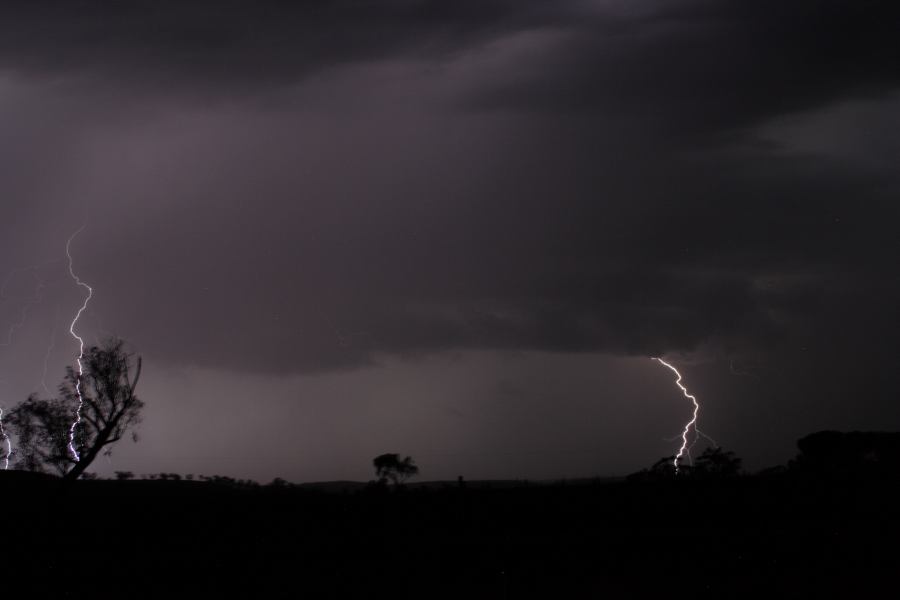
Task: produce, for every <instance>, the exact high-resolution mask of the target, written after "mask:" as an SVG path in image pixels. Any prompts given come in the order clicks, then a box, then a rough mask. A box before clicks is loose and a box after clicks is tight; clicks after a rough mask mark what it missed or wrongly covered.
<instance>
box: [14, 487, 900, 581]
mask: <svg viewBox="0 0 900 600" xmlns="http://www.w3.org/2000/svg"><path fill="white" fill-rule="evenodd" d="M0 486H2V487H0V489H2V497H3V500H4V510H3V515H4V522H3V539H4V543H5V549H4V553H3V558H2V563H3V581H4V585H5V586H6V588H5V591H7V592H9V591H11V590H13V589H16V588H18V587H20V586H21V587H23V588H25V589H27V590H30V591H31V592H32V593H37V592H39V593H38V595H37V596H34V597H49V595H50V594H54V595H60V596H61V597H93V598H121V597H128V596H141V597H143V596H153V597H173V596H174V597H180V596H183V595H190V596H193V597H209V598H232V597H234V598H238V597H249V598H272V597H295V598H356V597H359V598H364V597H370V596H385V597H394V598H554V597H559V598H629V597H651V596H652V597H657V596H659V595H665V596H666V597H688V596H689V597H692V598H751V597H752V598H760V597H761V598H780V597H795V598H804V597H837V596H841V595H848V596H849V597H877V596H878V595H879V594H877V593H876V592H875V590H876V589H877V588H878V587H879V584H880V583H884V582H891V581H892V580H893V579H894V578H895V577H896V574H897V573H898V572H900V569H898V566H900V553H898V540H900V537H898V534H900V508H898V507H900V504H898V500H900V490H898V487H897V485H896V484H895V483H894V482H893V481H892V479H890V478H883V477H882V478H879V479H868V480H862V479H860V478H853V477H849V478H847V477H845V478H841V479H839V480H834V479H832V480H829V479H823V478H820V477H819V478H817V477H797V476H791V475H784V474H779V475H775V476H770V477H759V476H757V477H743V478H740V479H736V480H731V481H719V482H714V481H707V482H704V481H667V482H654V483H646V482H644V483H641V482H627V481H619V482H602V481H597V482H576V483H568V484H553V485H550V484H547V485H536V484H532V485H527V484H525V483H521V484H518V485H513V486H509V485H507V486H500V485H499V484H497V483H494V484H487V486H479V485H477V484H469V485H467V486H465V487H459V486H458V485H457V484H456V483H455V482H454V483H452V484H451V483H447V484H423V485H419V486H411V487H409V488H407V489H400V490H397V491H390V490H386V489H379V488H374V487H370V488H361V489H360V488H357V489H356V490H355V491H351V490H352V488H349V487H345V486H340V485H338V486H334V488H332V491H322V490H314V489H313V490H311V489H307V488H300V487H290V486H286V487H280V486H240V485H237V484H234V483H230V482H224V483H213V482H198V481H159V480H156V481H150V480H136V481H77V482H75V483H73V484H71V485H70V486H68V487H65V486H63V484H62V483H61V482H60V481H58V480H53V479H50V478H44V477H40V476H33V475H30V474H25V473H15V472H6V473H0ZM326 489H327V488H326ZM334 489H336V490H338V491H334ZM341 489H343V491H340V490H341Z"/></svg>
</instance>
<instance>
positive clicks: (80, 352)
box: [66, 225, 94, 462]
mask: <svg viewBox="0 0 900 600" xmlns="http://www.w3.org/2000/svg"><path fill="white" fill-rule="evenodd" d="M83 230H84V225H82V226H81V228H80V229H79V230H78V231H76V232H75V233H73V234H72V236H71V237H70V238H69V241H68V242H66V256H67V257H68V259H69V275H70V276H71V277H72V280H73V281H74V282H75V284H76V285H77V286H78V287H82V288H84V289H86V290H87V296H86V297H85V298H84V302H83V303H82V305H81V308H79V309H78V312H76V313H75V318H74V319H72V324H71V325H69V333H70V334H72V337H73V338H75V341H77V342H78V358H77V359H75V362H76V363H77V365H78V376H77V377H76V378H75V395H76V396H77V397H78V408H77V409H76V410H75V420H74V421H72V426H71V427H70V428H69V453H70V454H71V455H72V458H74V459H75V462H78V461H80V460H81V455H80V454H78V451H77V450H76V449H75V430H76V429H78V426H79V425H80V424H81V409H82V408H83V407H84V397H83V396H82V395H81V378H82V377H83V376H84V365H83V364H82V362H81V361H82V359H83V358H84V339H83V338H82V337H81V336H79V335H78V334H77V333H75V326H76V325H78V319H80V318H81V314H82V313H83V312H84V311H85V310H87V307H88V303H89V302H90V301H91V298H93V296H94V289H93V288H92V287H91V286H89V285H88V284H86V283H85V282H83V281H82V280H81V279H80V278H79V277H78V275H76V274H75V268H74V260H73V259H72V241H73V240H74V239H75V238H76V237H78V234H79V233H81V232H82V231H83Z"/></svg>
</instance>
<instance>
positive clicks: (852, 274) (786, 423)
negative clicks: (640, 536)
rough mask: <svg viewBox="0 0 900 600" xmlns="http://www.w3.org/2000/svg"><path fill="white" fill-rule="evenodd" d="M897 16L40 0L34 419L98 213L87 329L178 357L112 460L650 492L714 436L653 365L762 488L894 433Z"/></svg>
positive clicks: (26, 67)
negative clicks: (801, 446) (679, 378)
mask: <svg viewBox="0 0 900 600" xmlns="http://www.w3.org/2000/svg"><path fill="white" fill-rule="evenodd" d="M898 30H900V7H898V5H897V3H896V2H890V1H887V0H885V1H875V0H872V1H860V0H852V1H851V0H843V1H840V0H829V1H821V0H818V1H813V0H796V1H791V2H785V1H784V0H757V1H755V2H744V1H740V0H715V1H713V0H677V1H673V0H670V1H665V2H662V1H657V0H645V1H631V2H626V1H622V0H594V1H588V0H570V1H554V2H550V1H538V0H509V1H499V0H455V1H453V2H449V1H446V2H440V1H437V0H430V1H427V0H387V1H385V0H379V1H375V0H366V1H362V0H357V1H349V0H342V1H334V0H316V1H308V2H295V3H284V2H276V1H274V0H270V1H252V2H251V1H250V0H228V1H224V2H223V1H221V0H218V1H215V2H214V1H212V0H207V1H198V0H192V1H179V2H175V1H171V2H169V1H159V0H156V1H153V2H151V1H146V2H129V3H116V4H109V3H101V2H99V1H96V0H86V1H83V2H78V3H75V2H71V1H63V0H57V1H50V0H27V1H26V0H20V1H19V0H14V1H9V2H4V3H3V5H2V7H0V207H2V213H0V217H2V218H0V228H2V235H0V270H2V272H3V273H6V274H9V277H8V279H7V286H6V287H5V288H4V290H3V292H4V294H3V298H2V304H0V334H3V333H4V328H6V327H7V326H9V327H12V331H11V334H10V336H8V338H4V340H5V341H6V342H7V343H4V344H3V345H2V346H0V377H2V381H0V394H2V395H0V405H2V406H3V407H9V406H12V405H13V404H15V403H16V402H18V401H20V400H22V399H24V398H25V397H26V396H27V395H28V393H29V392H31V391H35V390H37V391H40V392H41V394H43V395H45V394H46V393H45V392H44V390H43V384H42V378H43V382H44V383H46V384H47V387H48V388H49V389H50V391H52V390H53V389H54V388H55V386H56V384H57V383H58V382H59V380H60V379H61V377H62V374H63V370H64V367H65V365H66V364H71V363H72V361H73V360H74V353H75V352H77V346H76V345H75V344H74V342H73V340H72V338H71V337H70V336H69V335H68V331H67V330H68V326H69V322H70V321H71V318H72V316H73V315H74V311H75V310H77V307H78V306H79V304H80V301H81V298H82V296H81V295H80V294H81V291H82V290H80V289H79V288H77V287H76V286H75V285H74V283H73V282H72V281H71V280H70V279H69V278H68V276H67V272H66V264H65V262H64V261H63V260H62V259H63V258H64V257H65V242H66V239H67V238H68V237H69V236H70V235H71V234H72V232H74V231H75V230H76V229H78V228H79V227H80V226H81V225H82V224H84V225H86V228H85V230H84V232H83V233H82V234H81V235H80V236H79V237H78V238H76V240H75V242H74V243H73V246H72V249H73V254H74V259H75V268H76V271H77V272H78V274H79V275H80V276H81V277H82V278H83V279H84V280H85V281H87V282H88V283H89V284H90V285H92V286H93V287H94V290H95V296H94V298H93V299H92V302H91V304H90V307H89V310H88V312H87V313H86V314H85V317H84V319H83V320H82V321H81V322H80V324H79V330H80V331H82V332H83V333H84V334H85V335H86V337H87V338H88V339H89V341H94V340H96V339H100V338H102V337H103V336H106V335H110V334H115V335H119V336H121V337H123V338H125V339H126V340H128V342H129V343H130V344H131V345H132V347H133V348H134V349H135V350H136V351H138V352H139V353H141V354H142V355H143V356H144V360H145V380H144V381H143V383H142V388H141V389H140V390H139V391H140V392H141V396H142V398H143V399H144V401H145V402H146V404H147V408H146V417H145V420H144V423H143V425H142V426H141V436H142V439H141V441H140V442H139V443H138V444H131V443H130V442H129V443H127V444H126V443H125V442H121V443H120V446H119V447H118V448H116V451H115V453H114V454H113V456H112V457H111V459H110V461H109V462H107V461H106V460H102V462H101V463H98V465H97V470H98V471H100V472H103V473H110V472H112V471H113V470H134V471H136V472H148V473H149V472H159V471H167V472H168V471H175V472H182V473H190V472H193V473H207V474H213V473H219V474H224V475H232V476H237V477H252V478H255V479H260V480H268V479H271V478H272V477H275V476H281V477H285V478H287V479H292V480H296V481H308V480H327V479H360V480H365V479H368V478H370V477H371V474H370V462H371V458H372V457H373V456H375V455H376V454H379V453H382V452H399V453H403V454H411V455H412V456H413V457H414V458H416V459H417V461H418V462H419V464H420V465H421V469H422V478H423V479H438V478H452V477H455V476H456V475H459V474H462V475H465V476H466V477H469V478H480V477H498V478H499V477H504V478H505V477H523V478H524V477H527V478H533V479H537V478H555V477H577V476H592V475H598V474H599V475H608V474H609V475H611V474H624V473H627V472H630V471H634V470H636V469H638V468H641V467H643V466H646V465H648V464H650V463H652V462H653V461H655V460H656V459H657V458H659V457H661V456H664V455H668V454H672V453H674V451H675V450H677V446H678V443H677V442H676V441H673V438H674V437H675V436H677V435H679V434H680V431H681V427H682V426H683V424H684V422H685V420H686V419H687V418H689V416H690V408H691V407H690V405H689V403H688V402H687V401H686V400H685V399H684V398H683V397H681V396H680V393H679V391H678V389H677V388H676V387H675V386H674V381H673V378H672V374H671V373H670V372H668V371H667V370H666V369H664V368H662V367H661V366H660V365H659V364H657V363H654V362H652V361H650V360H649V357H650V356H664V357H666V358H667V359H668V360H670V361H671V362H673V363H674V364H676V365H678V366H679V368H682V372H683V374H684V375H685V383H686V384H687V385H688V387H689V388H690V389H691V391H692V392H694V393H695V394H696V395H697V396H698V398H699V399H700V400H701V402H702V404H703V409H702V412H701V417H700V418H701V427H702V428H703V429H704V430H705V431H706V432H707V433H709V434H710V435H711V436H712V437H714V438H715V439H716V440H717V441H718V442H719V443H720V444H721V445H723V446H724V447H726V448H728V449H733V450H735V451H737V452H738V454H740V455H741V456H743V457H744V458H745V461H746V463H747V466H748V467H749V468H751V469H756V468H762V467H765V466H770V465H772V464H775V463H778V462H783V461H785V460H787V459H788V458H790V457H791V456H792V455H793V452H794V447H793V444H794V441H795V440H796V439H797V438H798V437H801V436H803V435H805V434H807V433H810V432H812V431H816V430H820V429H824V428H833V429H880V430H891V429H893V430H896V429H898V428H900V403H898V393H897V390H898V384H900V381H898V380H900V375H898V373H900V371H898V369H897V367H896V362H897V357H896V355H895V353H894V350H895V348H896V347H897V345H898V341H900V331H898V325H897V323H898V319H897V306H898V301H900V283H898V281H900V280H898V273H897V264H900V256H898V255H900V243H898V235H897V229H898V217H900V203H898V201H897V198H898V196H897V194H898V191H900V189H898V188H900V174H898V170H897V164H898V154H900V94H898V88H900V69H898V65H900V38H898V36H897V35H896V33H897V31H898ZM29 266H31V267H36V268H32V269H30V270H29V269H26V270H20V271H16V269H22V268H23V267H29ZM40 282H42V285H40V286H39V285H38V284H39V283H40ZM36 293H37V294H38V296H37V297H35V294H36ZM36 299H39V300H40V301H39V302H36V301H34V300H36ZM26 307H27V314H25V315H24V316H25V317H26V319H25V320H24V325H23V326H22V327H17V326H16V324H18V323H19V322H20V318H21V317H22V310H23V309H25V308H26ZM4 340H0V342H2V341H4ZM47 357H49V359H48V360H46V361H45V358H47ZM45 365H46V370H47V376H46V377H43V373H44V369H45Z"/></svg>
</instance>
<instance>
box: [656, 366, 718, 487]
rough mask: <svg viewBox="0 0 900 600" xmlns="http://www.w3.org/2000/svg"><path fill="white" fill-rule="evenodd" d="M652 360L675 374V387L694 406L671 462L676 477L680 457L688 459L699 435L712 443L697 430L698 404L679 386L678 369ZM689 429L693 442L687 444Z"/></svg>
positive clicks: (679, 375)
mask: <svg viewBox="0 0 900 600" xmlns="http://www.w3.org/2000/svg"><path fill="white" fill-rule="evenodd" d="M652 360H655V361H657V362H658V363H659V364H661V365H662V366H664V367H666V368H668V369H669V370H671V371H672V372H673V373H675V377H676V378H677V379H676V380H675V385H677V386H678V388H679V389H680V390H681V393H682V394H684V397H685V398H688V399H689V400H690V401H691V402H693V404H694V412H693V414H692V415H691V420H690V421H688V422H687V424H685V426H684V431H682V432H681V448H679V449H678V454H677V455H675V458H674V459H673V460H672V465H673V466H674V467H675V474H676V475H677V474H678V461H680V460H681V457H682V456H685V455H687V456H688V457H690V451H691V448H693V447H694V444H696V443H697V439H698V438H699V437H700V436H701V435H702V436H703V437H706V438H707V439H709V440H710V441H713V440H712V438H710V437H709V436H708V435H706V434H705V433H703V432H701V431H700V430H699V429H697V416H698V415H699V414H700V403H699V402H697V398H696V397H694V396H693V395H691V394H690V393H689V392H688V390H687V388H686V387H684V386H683V385H682V384H681V373H679V372H678V369H676V368H675V367H673V366H672V365H670V364H669V363H667V362H666V361H664V360H663V359H661V358H656V357H654V358H653V359H652ZM691 429H693V430H694V441H693V442H692V443H690V444H689V443H688V433H690V431H691ZM713 443H715V442H713ZM716 446H718V444H716Z"/></svg>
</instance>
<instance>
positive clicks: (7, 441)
mask: <svg viewBox="0 0 900 600" xmlns="http://www.w3.org/2000/svg"><path fill="white" fill-rule="evenodd" d="M0 439H2V440H3V443H5V444H6V455H5V456H4V457H3V470H4V471H8V470H9V457H10V456H11V455H12V442H11V441H10V439H9V436H8V435H6V429H4V428H3V408H2V407H0Z"/></svg>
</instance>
